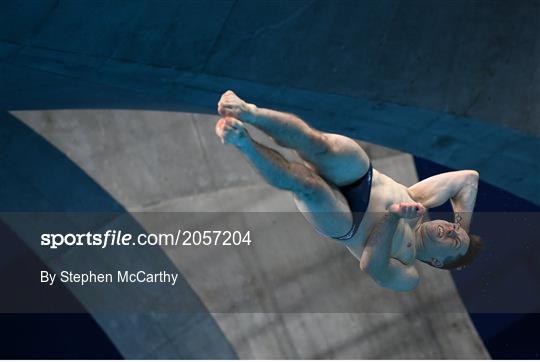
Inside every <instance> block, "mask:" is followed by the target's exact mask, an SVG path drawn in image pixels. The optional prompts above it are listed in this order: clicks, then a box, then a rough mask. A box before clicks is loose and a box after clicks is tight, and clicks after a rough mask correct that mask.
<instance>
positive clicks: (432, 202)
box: [409, 170, 479, 231]
mask: <svg viewBox="0 0 540 362" xmlns="http://www.w3.org/2000/svg"><path fill="white" fill-rule="evenodd" d="M478 179H479V175H478V172H477V171H474V170H463V171H454V172H446V173H442V174H440V175H436V176H432V177H430V178H427V179H425V180H423V181H421V182H418V183H417V184H415V185H413V186H411V187H410V188H409V193H410V195H411V197H412V198H413V200H415V201H417V202H420V203H422V204H423V205H424V206H425V207H427V208H432V207H436V206H439V205H442V204H443V203H445V202H446V201H448V200H450V202H451V204H452V208H453V210H454V214H455V219H456V220H455V221H456V222H459V224H460V225H461V227H462V228H464V229H465V230H466V231H469V226H470V224H471V219H472V212H473V209H474V204H475V202H476V193H477V192H478Z"/></svg>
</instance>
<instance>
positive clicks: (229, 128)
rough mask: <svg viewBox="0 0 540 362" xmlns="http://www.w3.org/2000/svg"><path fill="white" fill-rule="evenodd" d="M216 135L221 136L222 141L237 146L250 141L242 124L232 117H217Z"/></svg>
mask: <svg viewBox="0 0 540 362" xmlns="http://www.w3.org/2000/svg"><path fill="white" fill-rule="evenodd" d="M216 135H217V136H218V137H219V138H221V142H222V143H227V144H232V145H235V146H237V147H242V146H245V145H247V144H249V142H250V141H251V138H250V137H249V133H248V131H247V129H246V127H245V126H244V124H243V123H242V122H241V121H239V120H237V119H236V118H232V117H224V118H220V119H219V121H218V122H217V123H216Z"/></svg>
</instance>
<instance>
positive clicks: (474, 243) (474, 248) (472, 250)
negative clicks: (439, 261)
mask: <svg viewBox="0 0 540 362" xmlns="http://www.w3.org/2000/svg"><path fill="white" fill-rule="evenodd" d="M482 249H484V240H482V238H481V237H480V236H478V235H474V234H469V248H468V249H467V251H466V252H465V254H463V255H460V256H458V257H457V258H454V259H453V260H451V261H449V262H447V261H446V260H445V261H444V265H443V266H441V267H439V269H448V270H450V269H457V268H461V267H464V266H465V265H469V264H470V263H472V262H473V260H474V259H475V258H476V257H477V256H478V253H480V251H481V250H482ZM432 266H434V265H432Z"/></svg>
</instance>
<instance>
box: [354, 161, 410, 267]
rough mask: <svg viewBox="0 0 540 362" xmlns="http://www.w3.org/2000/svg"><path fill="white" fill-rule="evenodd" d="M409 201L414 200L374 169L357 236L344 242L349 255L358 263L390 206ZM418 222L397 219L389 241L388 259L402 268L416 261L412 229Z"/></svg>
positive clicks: (405, 190)
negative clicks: (374, 230) (399, 263)
mask: <svg viewBox="0 0 540 362" xmlns="http://www.w3.org/2000/svg"><path fill="white" fill-rule="evenodd" d="M412 201H414V200H413V199H412V198H411V197H410V195H409V192H408V191H407V187H405V186H403V185H402V184H400V183H397V182H396V181H394V180H393V179H391V178H390V177H388V176H386V175H384V174H382V173H380V172H378V171H377V170H375V169H374V170H373V180H372V184H371V196H370V200H369V205H368V208H367V210H366V213H365V214H364V217H363V219H362V222H361V223H360V226H359V228H358V231H357V233H356V234H355V236H354V237H353V238H351V239H350V240H349V241H348V242H346V245H347V247H348V248H349V250H350V251H351V253H353V254H354V255H355V256H356V258H357V259H360V257H361V256H362V251H363V250H364V246H365V244H366V240H367V237H368V236H369V234H370V232H371V230H372V229H373V227H374V226H375V225H376V224H377V223H378V222H380V221H381V220H382V218H383V216H384V214H385V212H386V210H387V208H388V207H389V206H390V205H392V204H395V203H399V202H412ZM417 221H418V219H399V223H398V226H397V227H396V232H395V233H394V236H393V237H392V250H391V255H392V257H393V258H395V259H398V260H399V261H401V262H402V263H404V264H413V263H414V261H415V243H414V237H415V236H414V229H415V227H416V224H417Z"/></svg>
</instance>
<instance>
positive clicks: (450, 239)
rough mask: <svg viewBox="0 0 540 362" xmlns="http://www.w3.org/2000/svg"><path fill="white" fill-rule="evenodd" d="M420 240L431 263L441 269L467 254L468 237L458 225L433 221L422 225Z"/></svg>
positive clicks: (443, 221) (444, 221)
mask: <svg viewBox="0 0 540 362" xmlns="http://www.w3.org/2000/svg"><path fill="white" fill-rule="evenodd" d="M421 232H422V240H423V241H424V247H425V250H426V253H427V254H428V255H429V256H430V257H431V263H432V264H433V265H435V266H437V267H441V266H443V265H444V264H446V263H447V262H449V261H451V260H454V259H455V258H457V257H458V256H460V255H463V254H465V253H466V252H467V249H468V247H469V242H470V240H469V235H468V234H467V232H466V231H465V230H463V229H462V228H461V227H460V226H459V224H457V223H451V222H448V221H446V220H433V221H429V222H426V223H424V224H423V225H422V230H421Z"/></svg>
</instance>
